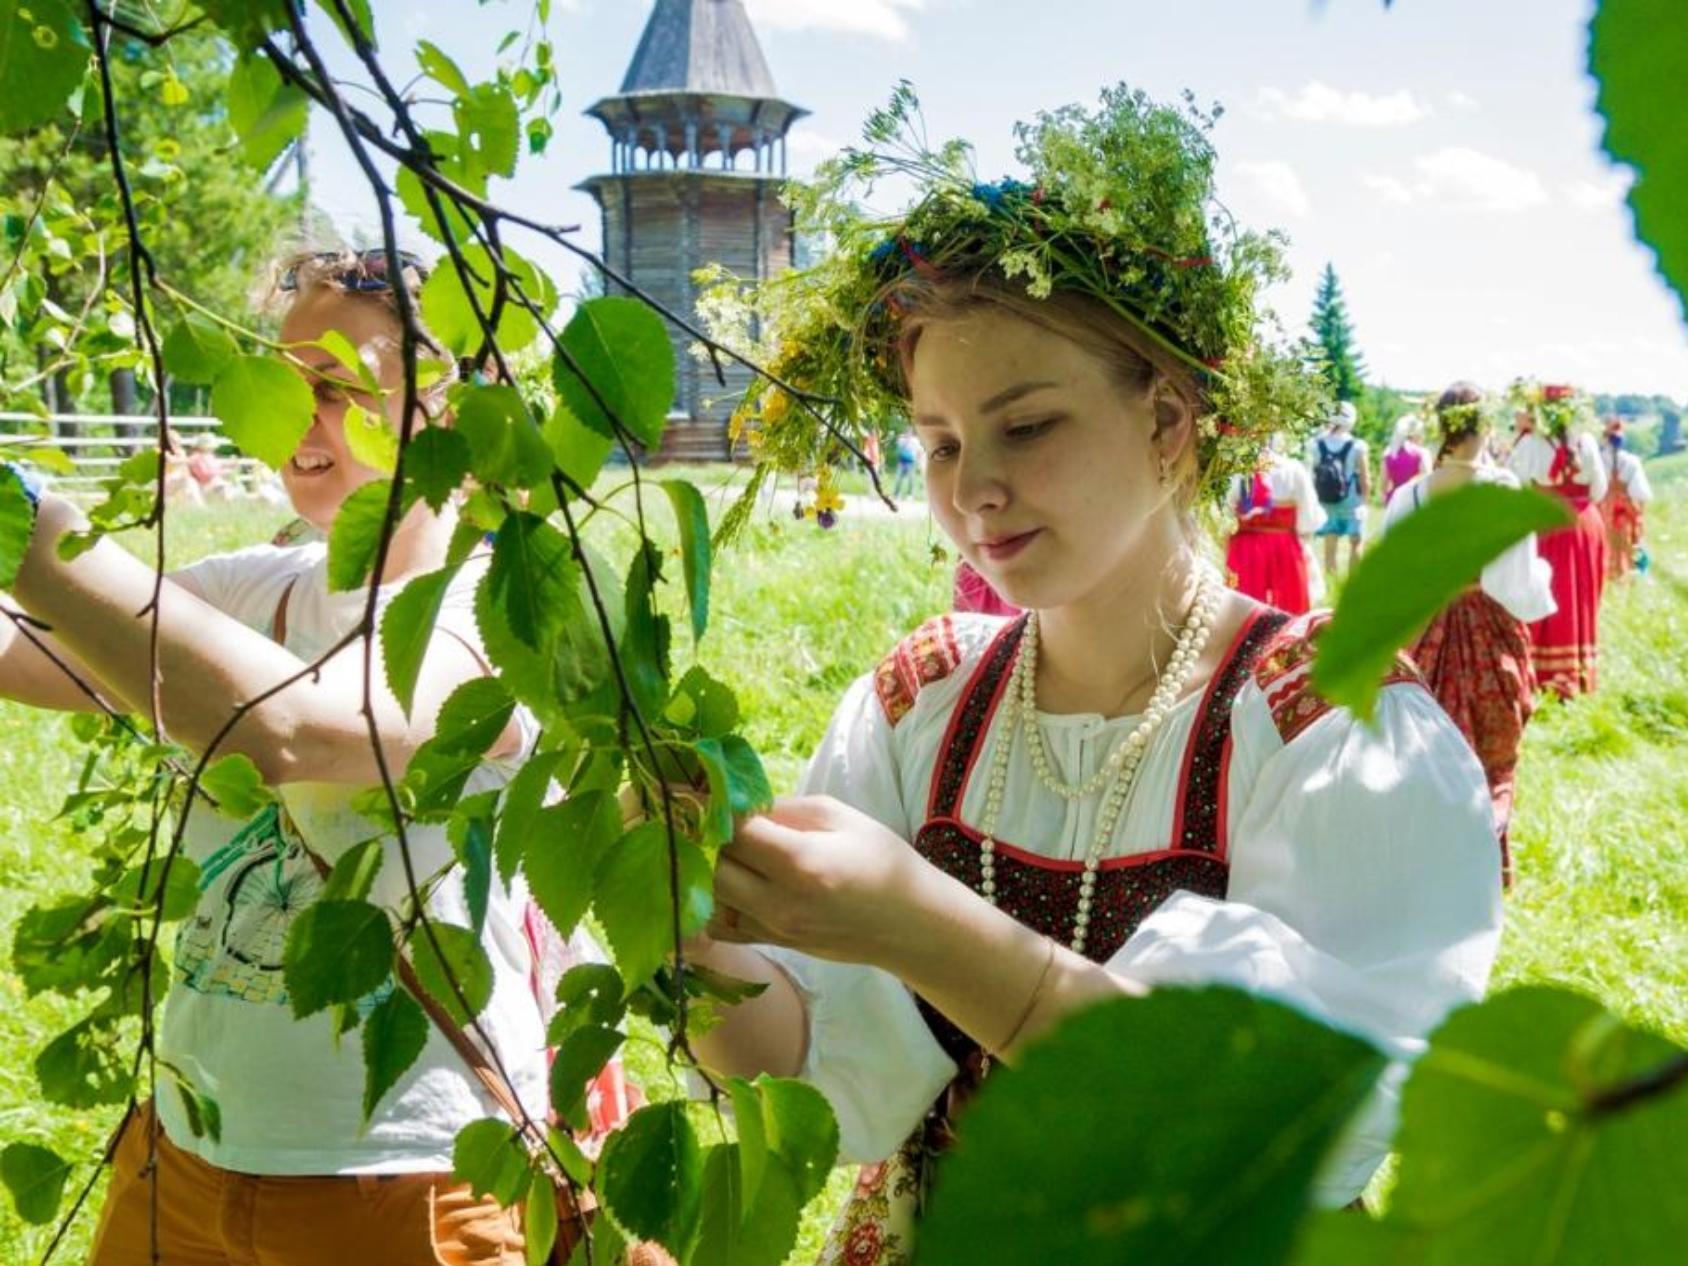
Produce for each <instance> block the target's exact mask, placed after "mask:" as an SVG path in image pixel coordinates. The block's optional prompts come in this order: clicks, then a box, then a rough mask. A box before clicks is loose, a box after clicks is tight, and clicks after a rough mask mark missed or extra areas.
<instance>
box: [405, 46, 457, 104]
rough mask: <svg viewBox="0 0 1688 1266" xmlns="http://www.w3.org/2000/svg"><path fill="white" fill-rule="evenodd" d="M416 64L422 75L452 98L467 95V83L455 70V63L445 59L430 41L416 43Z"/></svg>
mask: <svg viewBox="0 0 1688 1266" xmlns="http://www.w3.org/2000/svg"><path fill="white" fill-rule="evenodd" d="M416 64H417V65H418V66H420V67H422V73H423V74H424V75H427V76H428V78H430V79H432V80H433V81H434V82H435V83H437V84H439V85H440V87H442V88H444V89H446V90H447V91H448V92H450V93H451V94H452V95H453V96H458V97H461V96H466V95H468V92H469V81H468V80H467V79H465V78H464V77H463V72H462V71H461V70H459V69H458V68H457V63H456V62H454V61H452V60H451V58H449V57H447V56H446V55H445V53H444V52H443V51H441V49H440V47H439V46H438V45H437V44H434V43H433V42H432V41H429V40H417V41H416Z"/></svg>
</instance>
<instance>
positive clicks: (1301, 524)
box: [1225, 436, 1325, 615]
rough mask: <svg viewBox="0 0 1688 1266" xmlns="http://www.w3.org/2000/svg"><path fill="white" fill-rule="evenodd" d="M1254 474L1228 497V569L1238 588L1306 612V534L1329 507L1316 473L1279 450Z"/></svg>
mask: <svg viewBox="0 0 1688 1266" xmlns="http://www.w3.org/2000/svg"><path fill="white" fill-rule="evenodd" d="M1277 442H1278V440H1277V437H1276V436H1274V437H1273V448H1272V449H1271V451H1269V452H1268V453H1267V454H1266V460H1265V463H1264V464H1263V465H1262V467H1261V468H1260V469H1259V470H1257V471H1255V472H1254V474H1252V475H1247V476H1244V475H1238V476H1237V477H1236V478H1234V479H1233V480H1232V481H1231V488H1230V492H1229V501H1230V506H1231V510H1232V512H1233V513H1234V514H1235V515H1236V516H1237V526H1236V529H1235V530H1234V531H1233V532H1232V533H1231V540H1230V543H1229V544H1228V545H1227V546H1226V547H1225V570H1226V572H1227V573H1228V574H1229V576H1230V580H1231V585H1232V587H1233V588H1235V589H1236V590H1237V592H1238V593H1244V594H1247V595H1248V596H1249V597H1251V598H1254V599H1255V600H1257V601H1259V602H1264V603H1266V604H1267V605H1268V606H1274V607H1276V608H1278V610H1280V611H1287V612H1289V614H1291V615H1305V614H1306V613H1307V612H1308V611H1310V610H1311V609H1312V606H1313V601H1312V596H1311V588H1310V583H1309V576H1308V567H1307V557H1308V556H1307V550H1306V548H1305V546H1304V544H1303V541H1302V538H1303V537H1305V536H1308V535H1310V534H1312V533H1313V532H1315V531H1317V530H1318V528H1319V526H1320V525H1321V524H1322V523H1324V521H1325V512H1324V509H1323V507H1321V506H1320V505H1319V498H1318V494H1317V493H1316V492H1314V490H1313V479H1312V476H1311V475H1309V474H1308V473H1307V468H1306V467H1305V466H1303V465H1302V464H1301V463H1300V462H1293V461H1290V460H1289V459H1288V458H1287V457H1284V456H1283V455H1282V454H1281V453H1280V452H1278V451H1277Z"/></svg>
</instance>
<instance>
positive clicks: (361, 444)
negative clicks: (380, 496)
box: [345, 400, 399, 475]
mask: <svg viewBox="0 0 1688 1266" xmlns="http://www.w3.org/2000/svg"><path fill="white" fill-rule="evenodd" d="M345 433H346V448H347V449H348V450H349V451H350V452H351V454H352V457H353V458H354V459H356V460H357V461H358V462H360V463H361V464H363V465H365V466H367V467H369V469H370V470H374V471H379V472H380V473H381V474H383V475H391V474H392V473H393V471H394V469H395V468H396V467H397V466H398V463H399V437H398V432H397V431H395V430H393V425H392V423H390V422H388V421H387V416H386V414H384V413H377V412H375V411H374V410H372V409H366V408H364V407H363V406H362V405H361V404H359V403H357V401H355V400H351V401H347V403H346V416H345Z"/></svg>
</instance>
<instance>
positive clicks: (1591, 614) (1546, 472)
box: [1510, 434, 1607, 699]
mask: <svg viewBox="0 0 1688 1266" xmlns="http://www.w3.org/2000/svg"><path fill="white" fill-rule="evenodd" d="M1510 465H1511V469H1512V471H1513V473H1514V474H1516V475H1517V476H1518V478H1519V480H1520V481H1521V482H1522V483H1524V484H1526V485H1530V484H1534V485H1535V486H1536V487H1538V488H1540V489H1541V490H1542V491H1544V492H1549V493H1551V494H1553V495H1554V496H1556V497H1558V498H1560V499H1561V500H1562V501H1563V502H1564V503H1565V506H1566V508H1567V509H1569V510H1570V512H1571V514H1572V515H1573V516H1574V522H1573V523H1572V524H1571V525H1570V526H1569V527H1564V528H1556V529H1555V530H1553V531H1551V532H1544V533H1543V534H1542V535H1541V537H1540V538H1539V539H1538V541H1537V544H1536V548H1537V551H1538V552H1539V553H1540V555H1541V557H1542V560H1543V561H1544V562H1546V563H1547V565H1548V566H1549V567H1551V568H1553V600H1554V603H1555V604H1556V609H1555V611H1554V612H1553V614H1552V615H1550V616H1548V617H1547V618H1545V619H1542V620H1538V621H1536V622H1534V623H1532V624H1531V625H1530V648H1531V649H1530V657H1531V660H1532V662H1533V663H1534V665H1535V670H1536V680H1537V682H1538V683H1539V684H1540V686H1541V688H1542V689H1543V690H1551V691H1552V692H1553V693H1554V694H1557V695H1559V696H1561V697H1563V698H1567V699H1568V698H1573V697H1575V696H1577V695H1581V694H1590V693H1592V692H1593V691H1594V689H1595V687H1596V685H1598V683H1599V664H1600V599H1601V596H1602V594H1603V593H1604V591H1605V588H1606V552H1607V549H1606V524H1605V521H1604V520H1602V519H1601V517H1600V502H1601V501H1603V500H1604V499H1605V497H1606V484H1607V480H1606V469H1605V466H1604V465H1603V464H1602V462H1601V460H1600V452H1599V449H1598V447H1597V446H1596V444H1595V441H1594V438H1593V437H1592V436H1588V435H1576V436H1573V437H1571V438H1570V440H1569V441H1567V442H1566V443H1565V444H1554V443H1553V442H1552V441H1550V440H1548V439H1546V438H1544V437H1543V436H1540V435H1535V434H1531V435H1526V436H1524V437H1523V438H1522V439H1520V440H1519V441H1518V446H1517V448H1515V449H1513V452H1512V459H1511V462H1510Z"/></svg>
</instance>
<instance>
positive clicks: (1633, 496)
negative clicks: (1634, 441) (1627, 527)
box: [1618, 453, 1653, 505]
mask: <svg viewBox="0 0 1688 1266" xmlns="http://www.w3.org/2000/svg"><path fill="white" fill-rule="evenodd" d="M1618 475H1619V477H1620V478H1621V479H1622V480H1623V485H1624V492H1625V494H1626V495H1628V497H1629V499H1630V500H1631V501H1633V502H1635V504H1636V505H1642V504H1644V503H1646V502H1648V501H1651V500H1652V499H1653V485H1652V484H1650V483H1648V482H1647V466H1646V464H1645V463H1644V462H1643V461H1642V460H1641V458H1639V457H1638V456H1636V455H1635V454H1634V453H1621V454H1619V456H1618Z"/></svg>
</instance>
